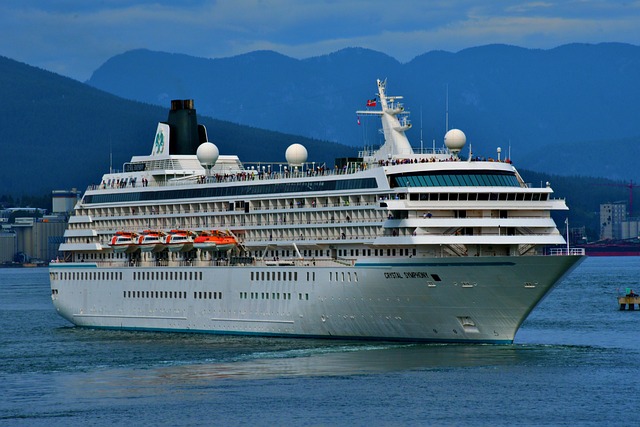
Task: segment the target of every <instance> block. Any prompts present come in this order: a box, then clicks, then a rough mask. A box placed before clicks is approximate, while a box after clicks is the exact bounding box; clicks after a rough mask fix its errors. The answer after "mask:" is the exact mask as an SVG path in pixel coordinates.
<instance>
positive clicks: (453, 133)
mask: <svg viewBox="0 0 640 427" xmlns="http://www.w3.org/2000/svg"><path fill="white" fill-rule="evenodd" d="M466 143H467V137H466V136H465V134H464V132H462V131H461V130H460V129H451V130H450V131H449V132H447V133H446V135H445V136H444V145H446V146H447V148H448V149H449V151H451V152H452V153H453V154H455V155H458V153H459V152H460V150H462V147H464V144H466Z"/></svg>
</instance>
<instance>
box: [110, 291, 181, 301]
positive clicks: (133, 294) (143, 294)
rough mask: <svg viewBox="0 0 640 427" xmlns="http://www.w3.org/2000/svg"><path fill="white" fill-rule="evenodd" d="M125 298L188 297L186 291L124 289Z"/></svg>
mask: <svg viewBox="0 0 640 427" xmlns="http://www.w3.org/2000/svg"><path fill="white" fill-rule="evenodd" d="M123 292H124V297H125V298H157V299H186V298H187V292H186V291H123Z"/></svg>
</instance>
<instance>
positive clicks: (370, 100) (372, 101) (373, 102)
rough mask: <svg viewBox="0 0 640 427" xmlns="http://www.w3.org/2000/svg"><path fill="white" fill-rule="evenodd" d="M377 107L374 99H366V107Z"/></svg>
mask: <svg viewBox="0 0 640 427" xmlns="http://www.w3.org/2000/svg"><path fill="white" fill-rule="evenodd" d="M376 105H377V102H376V99H375V98H373V99H367V107H375V106H376Z"/></svg>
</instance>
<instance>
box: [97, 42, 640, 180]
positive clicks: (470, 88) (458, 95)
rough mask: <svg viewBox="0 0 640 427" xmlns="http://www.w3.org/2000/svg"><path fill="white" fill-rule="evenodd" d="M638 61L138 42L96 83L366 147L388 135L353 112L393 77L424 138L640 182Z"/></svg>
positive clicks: (625, 50) (623, 50)
mask: <svg viewBox="0 0 640 427" xmlns="http://www.w3.org/2000/svg"><path fill="white" fill-rule="evenodd" d="M639 70H640V47H639V46H635V45H629V44H620V43H602V44H570V45H564V46H560V47H557V48H555V49H549V50H540V49H525V48H520V47H515V46H508V45H488V46H480V47H475V48H470V49H465V50H462V51H460V52H457V53H450V52H443V51H432V52H428V53H425V54H423V55H420V56H418V57H416V58H414V59H413V60H411V61H410V62H408V63H400V62H398V61H396V60H395V59H393V58H392V57H390V56H388V55H385V54H383V53H380V52H376V51H372V50H367V49H361V48H348V49H344V50H341V51H338V52H335V53H332V54H329V55H323V56H319V57H313V58H308V59H303V60H298V59H294V58H290V57H287V56H284V55H281V54H278V53H275V52H270V51H257V52H252V53H248V54H244V55H239V56H235V57H230V58H222V59H204V58H196V57H192V56H187V55H180V54H170V53H164V52H154V51H149V50H133V51H129V52H126V53H123V54H121V55H117V56H114V57H113V58H111V59H109V60H108V61H106V62H105V63H104V64H103V65H102V66H101V67H99V68H98V69H97V70H96V71H95V72H94V73H93V75H92V77H91V78H90V79H89V80H88V81H87V83H88V84H89V85H91V86H93V87H96V88H99V89H102V90H104V91H106V92H109V93H112V94H115V95H118V96H120V97H123V98H127V99H131V100H136V101H140V102H144V103H149V104H156V105H166V104H167V102H168V100H169V99H173V98H196V102H197V105H198V108H199V111H200V112H202V113H203V114H205V115H207V116H211V117H215V118H217V119H221V120H228V121H230V122H234V123H238V124H244V125H250V126H255V127H259V128H264V129H271V130H278V131H282V132H285V133H290V134H297V135H304V136H307V137H310V138H315V139H320V140H328V141H335V142H338V143H341V144H345V145H349V146H355V147H363V146H374V145H377V144H379V143H380V142H381V137H380V135H379V133H378V132H377V129H378V127H379V126H378V123H373V122H370V121H367V120H364V118H363V119H362V120H358V119H357V116H356V113H355V111H356V110H358V109H364V108H365V102H366V100H367V99H370V98H372V97H373V96H374V95H375V89H376V85H375V81H376V79H377V78H381V79H385V78H386V79H387V82H388V86H387V87H388V92H389V94H391V95H404V96H405V99H404V103H405V107H406V108H407V110H409V111H411V112H412V119H413V125H414V126H413V129H412V130H410V131H409V132H408V136H409V139H410V141H412V143H413V145H414V146H419V145H421V144H423V145H425V146H431V145H432V144H435V145H437V146H442V141H443V137H444V134H445V131H446V129H447V128H452V127H457V128H460V129H462V130H463V131H464V132H465V133H466V135H467V139H468V141H469V142H470V143H472V146H473V152H474V153H477V154H479V155H483V156H486V157H491V156H495V153H496V150H497V147H501V148H502V152H503V153H507V155H510V157H512V159H513V160H514V161H516V162H517V164H518V165H519V166H520V167H525V168H530V169H534V170H539V171H544V172H547V173H554V174H560V175H568V174H578V175H588V176H599V177H607V178H611V179H619V180H635V181H638V180H639V179H640V169H638V168H637V165H636V159H637V158H638V155H640V121H639V120H638V112H639V108H638V105H637V100H638V99H640V80H639V79H638V78H637V76H638V72H639ZM358 121H361V122H362V126H358V125H357V122H358Z"/></svg>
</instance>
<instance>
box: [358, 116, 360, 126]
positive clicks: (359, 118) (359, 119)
mask: <svg viewBox="0 0 640 427" xmlns="http://www.w3.org/2000/svg"><path fill="white" fill-rule="evenodd" d="M358 125H360V116H358Z"/></svg>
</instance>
